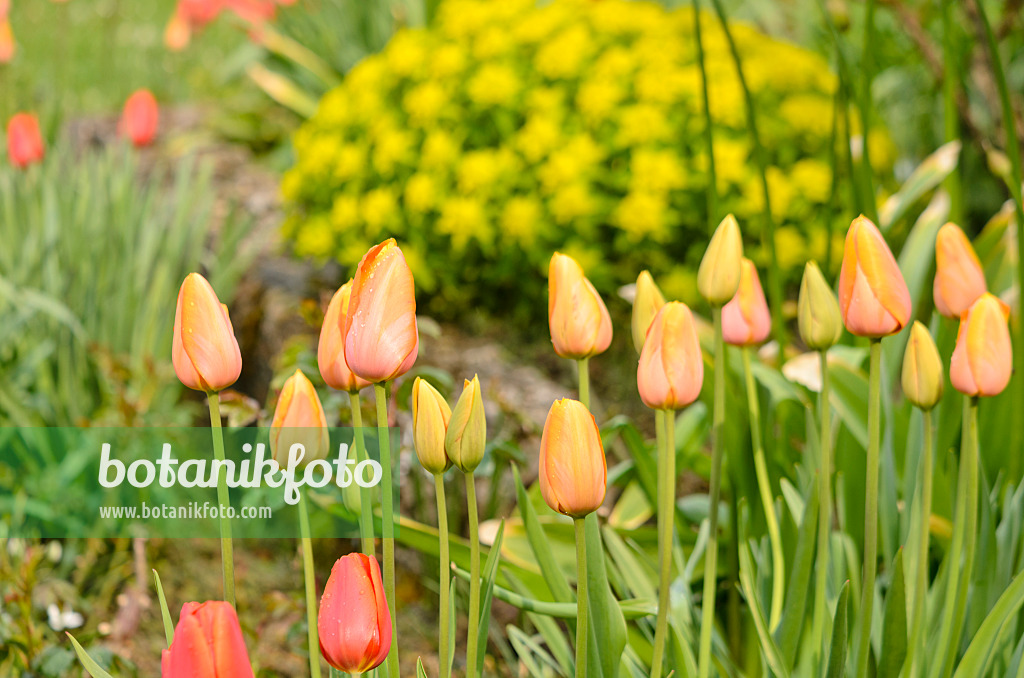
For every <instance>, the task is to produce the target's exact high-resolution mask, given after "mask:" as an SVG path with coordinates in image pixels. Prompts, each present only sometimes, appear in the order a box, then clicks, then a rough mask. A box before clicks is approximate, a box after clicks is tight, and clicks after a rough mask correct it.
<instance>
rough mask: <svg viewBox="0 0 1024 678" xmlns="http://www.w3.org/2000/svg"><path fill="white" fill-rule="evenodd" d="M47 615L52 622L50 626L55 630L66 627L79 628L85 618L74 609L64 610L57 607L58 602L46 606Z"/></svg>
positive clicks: (61, 629)
mask: <svg viewBox="0 0 1024 678" xmlns="http://www.w3.org/2000/svg"><path fill="white" fill-rule="evenodd" d="M46 616H47V618H48V620H49V622H50V628H52V629H53V630H54V631H63V630H65V629H77V628H78V627H79V626H81V625H82V622H84V621H85V619H84V618H83V617H82V615H81V614H79V613H78V612H75V611H74V610H70V609H69V610H63V609H61V608H59V607H57V604H56V603H50V604H49V606H47V608H46Z"/></svg>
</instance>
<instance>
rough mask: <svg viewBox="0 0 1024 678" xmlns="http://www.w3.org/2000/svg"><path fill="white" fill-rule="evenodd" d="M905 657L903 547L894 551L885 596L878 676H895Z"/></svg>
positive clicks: (905, 622) (905, 611) (881, 677)
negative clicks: (888, 584)
mask: <svg viewBox="0 0 1024 678" xmlns="http://www.w3.org/2000/svg"><path fill="white" fill-rule="evenodd" d="M906 658H907V595H906V588H905V582H904V578H903V549H900V550H899V551H897V552H896V561H895V562H894V563H893V571H892V584H891V585H890V586H889V592H888V593H887V594H886V596H885V613H884V615H883V617H882V656H881V658H880V659H879V661H878V672H877V674H876V675H877V676H878V678H897V676H899V674H900V671H901V670H902V669H903V660H904V659H906Z"/></svg>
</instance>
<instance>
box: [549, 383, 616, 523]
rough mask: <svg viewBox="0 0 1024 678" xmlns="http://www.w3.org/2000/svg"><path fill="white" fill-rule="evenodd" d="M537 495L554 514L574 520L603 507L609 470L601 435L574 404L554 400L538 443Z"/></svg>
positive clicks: (587, 412)
mask: <svg viewBox="0 0 1024 678" xmlns="http://www.w3.org/2000/svg"><path fill="white" fill-rule="evenodd" d="M539 474H540V492H541V494H542V495H543V496H544V501H546V502H547V503H548V506H550V507H551V508H552V509H553V510H555V511H558V512H559V513H562V514H565V515H567V516H572V517H573V518H582V517H583V516H585V515H587V514H588V513H593V512H594V511H596V510H597V509H598V507H600V506H601V504H602V503H604V495H605V492H606V490H607V486H608V467H607V465H606V461H605V458H604V446H603V445H602V444H601V433H600V431H599V430H598V428H597V422H596V421H594V415H592V414H591V413H590V410H588V409H587V408H586V406H584V405H583V403H581V402H579V401H577V400H570V399H568V398H563V399H562V400H556V401H555V402H554V403H553V404H552V405H551V409H550V410H549V411H548V418H547V420H545V422H544V433H543V435H542V436H541V441H540V468H539Z"/></svg>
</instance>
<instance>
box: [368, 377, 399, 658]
mask: <svg viewBox="0 0 1024 678" xmlns="http://www.w3.org/2000/svg"><path fill="white" fill-rule="evenodd" d="M373 394H374V399H375V400H376V401H377V438H378V444H379V445H380V465H381V469H382V471H383V473H382V475H381V487H382V491H381V495H382V498H381V520H382V522H383V525H382V528H383V529H382V530H381V533H382V535H383V537H384V595H385V597H386V598H387V601H388V609H389V610H391V652H389V653H388V675H390V676H391V678H400V676H399V672H398V609H397V607H396V601H395V525H394V506H393V505H392V502H393V501H394V499H393V497H392V487H391V435H390V434H391V431H390V430H389V429H388V394H387V388H386V386H385V385H384V384H374V385H373Z"/></svg>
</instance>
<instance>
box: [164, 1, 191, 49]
mask: <svg viewBox="0 0 1024 678" xmlns="http://www.w3.org/2000/svg"><path fill="white" fill-rule="evenodd" d="M191 40H192V26H190V25H189V23H188V19H186V18H185V17H184V16H183V15H182V13H181V12H180V11H176V12H175V13H174V14H173V15H171V20H170V21H168V22H167V27H166V28H164V46H165V47H167V49H169V50H171V51H172V52H180V51H181V50H183V49H185V48H186V47H188V43H189V42H191Z"/></svg>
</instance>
